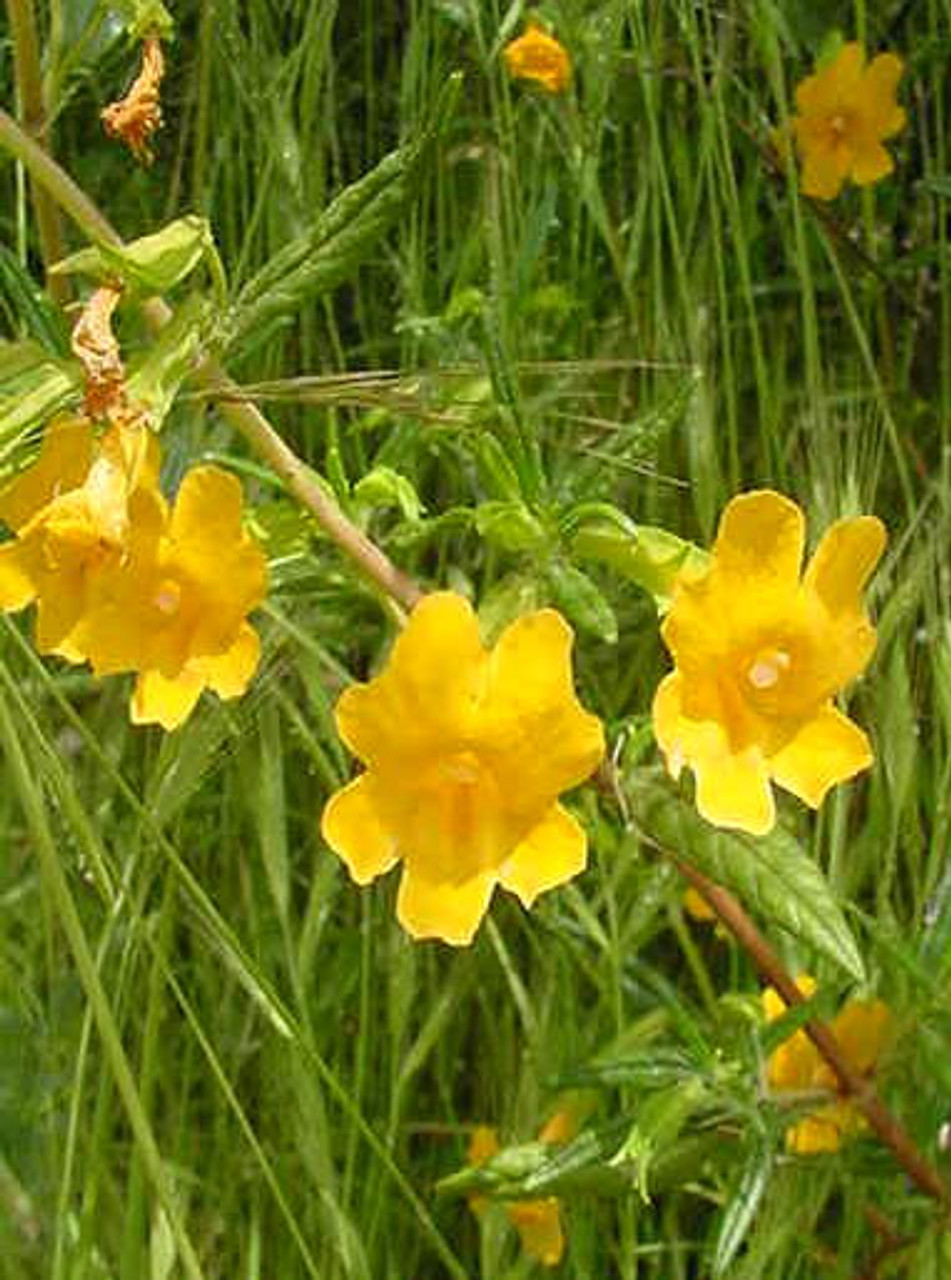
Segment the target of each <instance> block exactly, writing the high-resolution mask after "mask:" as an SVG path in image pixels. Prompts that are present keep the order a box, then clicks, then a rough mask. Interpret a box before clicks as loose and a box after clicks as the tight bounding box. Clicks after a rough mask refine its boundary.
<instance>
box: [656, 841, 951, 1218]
mask: <svg viewBox="0 0 951 1280" xmlns="http://www.w3.org/2000/svg"><path fill="white" fill-rule="evenodd" d="M674 861H675V862H676V864H677V867H678V868H679V870H680V871H681V872H682V874H683V875H684V877H685V878H686V879H687V880H689V881H690V883H691V884H692V885H693V887H694V888H695V889H696V890H697V892H698V893H699V894H700V895H701V896H702V897H703V898H704V899H705V900H706V901H707V902H708V903H709V904H710V907H711V908H712V909H713V910H714V911H715V912H716V914H717V917H718V919H719V920H720V922H721V923H722V924H723V925H724V926H725V928H727V929H729V931H730V932H731V933H732V934H733V936H734V938H736V940H737V942H738V943H739V944H740V946H741V947H742V948H743V949H744V951H746V952H747V954H748V955H749V956H750V958H751V959H752V961H753V963H754V964H755V965H756V967H757V969H758V970H759V972H760V975H761V977H762V978H763V979H764V980H765V981H766V982H768V983H769V985H770V986H771V987H773V988H774V989H775V990H776V991H777V992H778V993H779V995H780V996H782V998H783V1000H784V1001H785V1003H786V1004H787V1005H789V1006H790V1008H791V1007H792V1006H794V1005H797V1004H803V1003H804V1002H805V1000H806V999H807V997H806V995H805V994H804V993H803V992H802V991H801V990H800V989H799V987H797V986H796V983H795V981H794V979H793V978H792V976H791V974H790V973H789V971H788V970H787V969H786V967H785V965H784V964H783V962H782V961H781V960H780V958H779V956H778V955H777V954H776V952H775V951H774V950H773V948H772V947H771V946H770V944H769V943H768V942H767V940H766V939H765V938H764V937H763V935H762V934H761V933H760V931H759V929H757V927H756V925H755V924H754V923H753V921H752V920H751V919H750V917H749V916H748V915H747V914H746V912H745V911H744V910H743V908H742V906H741V905H740V904H739V902H737V900H736V898H734V897H733V895H732V894H731V893H729V892H728V891H727V890H726V889H724V888H722V887H721V886H720V885H718V884H716V883H715V882H714V881H713V880H710V879H709V878H708V877H707V876H705V875H704V874H703V873H702V872H700V871H698V870H697V868H696V867H694V866H692V865H691V864H690V863H689V862H686V861H685V860H684V859H682V858H680V857H679V856H674ZM803 1030H804V1031H805V1033H806V1035H807V1036H808V1037H809V1039H810V1040H811V1041H812V1043H813V1044H814V1045H815V1046H816V1048H817V1049H818V1051H819V1053H820V1054H821V1055H822V1057H823V1058H824V1059H825V1061H826V1062H827V1063H828V1064H829V1066H830V1067H831V1068H832V1071H833V1074H834V1075H835V1078H836V1080H837V1081H838V1085H839V1089H840V1091H841V1093H842V1094H843V1095H844V1096H845V1097H848V1098H850V1099H851V1100H852V1101H853V1102H854V1103H855V1105H856V1106H857V1107H858V1109H859V1110H860V1111H861V1112H862V1115H863V1116H864V1117H865V1119H866V1120H867V1121H868V1123H869V1126H870V1127H871V1128H872V1129H873V1130H874V1131H875V1133H876V1134H877V1135H878V1137H879V1138H880V1139H881V1141H882V1142H883V1143H885V1145H886V1146H888V1147H890V1148H891V1149H892V1151H893V1152H894V1154H895V1158H896V1160H897V1161H898V1163H899V1164H900V1165H901V1166H902V1168H903V1169H904V1170H905V1172H906V1173H907V1174H908V1176H909V1178H910V1179H911V1180H912V1182H913V1183H914V1184H915V1186H916V1187H917V1188H918V1189H919V1190H920V1191H923V1192H924V1193H925V1194H926V1195H929V1196H932V1197H933V1198H934V1199H935V1200H938V1201H940V1202H941V1203H942V1204H943V1205H947V1204H948V1201H949V1197H948V1188H947V1187H946V1186H945V1184H944V1181H943V1180H942V1178H941V1176H940V1174H939V1173H938V1171H937V1170H936V1169H935V1168H933V1167H932V1165H931V1164H929V1162H928V1161H927V1160H926V1159H925V1157H924V1156H923V1155H922V1153H921V1152H920V1151H919V1150H918V1148H917V1146H916V1145H915V1143H914V1141H913V1140H912V1138H911V1136H910V1135H909V1134H908V1133H907V1131H906V1130H905V1128H904V1127H903V1126H902V1124H901V1123H900V1122H899V1121H898V1119H897V1118H896V1117H895V1116H894V1115H892V1113H891V1112H890V1111H889V1110H888V1108H887V1107H886V1106H885V1104H884V1103H883V1102H882V1100H881V1098H879V1096H878V1094H877V1093H876V1092H875V1088H874V1085H873V1084H872V1082H871V1081H870V1080H868V1079H867V1078H866V1077H865V1076H864V1075H862V1074H861V1072H859V1071H856V1070H855V1068H854V1067H853V1066H852V1064H851V1063H850V1062H849V1060H848V1058H847V1057H846V1055H845V1054H844V1053H843V1051H842V1046H841V1045H840V1044H839V1042H838V1040H837V1039H836V1037H835V1035H834V1034H833V1033H832V1031H831V1030H830V1029H829V1027H828V1026H826V1024H825V1023H824V1022H819V1021H818V1020H817V1019H816V1018H809V1019H808V1020H807V1021H806V1022H805V1023H804V1024H803Z"/></svg>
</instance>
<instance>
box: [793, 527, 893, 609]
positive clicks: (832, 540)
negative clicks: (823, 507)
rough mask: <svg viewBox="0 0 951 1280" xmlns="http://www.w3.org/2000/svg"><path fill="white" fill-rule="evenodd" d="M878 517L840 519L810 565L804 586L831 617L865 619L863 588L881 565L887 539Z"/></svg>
mask: <svg viewBox="0 0 951 1280" xmlns="http://www.w3.org/2000/svg"><path fill="white" fill-rule="evenodd" d="M887 537H888V535H887V533H886V532H885V526H884V525H883V524H882V522H881V520H878V519H877V518H876V517H875V516H857V517H855V518H854V519H850V520H837V521H836V522H835V524H833V525H831V526H830V528H829V529H828V530H827V531H826V533H825V534H824V536H823V538H822V540H821V542H820V543H819V545H818V547H817V548H816V552H815V555H814V556H813V557H812V560H811V561H810V562H809V567H808V569H807V570H806V573H805V577H804V579H803V585H804V586H805V588H806V589H807V590H809V591H814V592H815V593H816V595H817V596H818V597H819V599H820V600H821V601H822V603H823V605H824V606H825V608H826V609H827V610H828V612H829V614H830V615H831V616H832V617H833V618H835V617H838V616H839V615H841V614H849V615H861V616H864V613H865V610H864V607H863V604H862V588H863V587H864V586H865V584H866V582H867V581H868V579H869V577H870V576H871V574H872V570H873V569H874V568H875V566H876V564H878V561H879V558H880V556H881V554H882V552H883V551H884V549H885V542H886V540H887Z"/></svg>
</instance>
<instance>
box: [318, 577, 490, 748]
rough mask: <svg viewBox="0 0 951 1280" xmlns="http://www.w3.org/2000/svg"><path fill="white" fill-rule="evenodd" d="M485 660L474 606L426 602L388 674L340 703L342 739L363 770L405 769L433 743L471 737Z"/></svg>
mask: <svg viewBox="0 0 951 1280" xmlns="http://www.w3.org/2000/svg"><path fill="white" fill-rule="evenodd" d="M486 661H487V654H486V652H485V649H484V648H483V647H482V643H481V641H480V639H479V626H478V623H477V622H476V617H475V614H474V613H473V612H472V607H471V605H470V604H469V602H468V601H467V600H465V599H464V598H463V597H462V596H460V595H456V594H455V593H454V592H450V591H438V592H434V593H433V594H432V595H428V596H425V597H424V598H423V599H422V600H421V601H420V602H419V604H418V605H417V606H416V608H415V609H414V610H413V612H412V614H411V615H410V619H409V622H408V623H407V625H406V628H405V630H404V631H403V633H402V634H401V635H400V636H399V637H398V638H397V640H396V643H395V644H394V646H393V650H392V652H391V654H390V659H389V662H388V664H387V667H386V669H385V670H384V671H383V673H382V674H381V675H379V676H377V677H376V679H374V680H371V681H370V682H369V683H368V684H359V685H352V686H351V687H350V688H349V689H346V690H345V691H344V693H343V694H342V696H341V697H340V699H339V701H338V703H337V706H336V710H335V713H334V714H335V716H336V720H337V728H338V730H339V732H340V736H341V737H342V738H343V740H344V742H345V743H346V744H347V746H348V747H349V748H350V750H351V751H352V752H353V753H354V754H355V755H356V756H358V757H359V758H360V759H361V760H362V761H363V762H364V763H365V764H375V763H379V762H383V761H387V760H389V761H391V762H394V763H395V762H396V761H397V760H402V761H403V762H404V767H405V765H406V762H407V760H408V759H414V758H415V757H417V756H418V755H419V754H420V753H426V752H427V751H429V750H430V749H431V748H432V746H433V745H434V744H435V743H443V742H445V741H446V740H447V739H448V740H450V741H451V740H453V739H466V738H467V737H468V736H469V735H470V733H471V728H472V720H473V716H474V712H475V707H476V703H477V699H478V697H479V695H480V693H481V690H482V685H483V683H484V679H485V670H486Z"/></svg>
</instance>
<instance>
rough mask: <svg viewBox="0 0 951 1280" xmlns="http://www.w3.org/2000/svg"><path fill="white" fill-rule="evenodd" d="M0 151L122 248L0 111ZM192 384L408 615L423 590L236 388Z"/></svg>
mask: <svg viewBox="0 0 951 1280" xmlns="http://www.w3.org/2000/svg"><path fill="white" fill-rule="evenodd" d="M0 147H3V148H4V149H5V150H7V151H9V152H10V153H11V154H12V155H14V156H15V157H16V158H17V159H18V160H20V161H21V162H22V163H23V165H24V167H25V168H26V169H27V171H28V172H29V174H30V176H31V177H32V178H33V179H34V181H35V182H36V183H37V184H38V185H39V186H40V187H41V188H42V189H43V190H44V191H45V192H47V193H48V194H49V196H50V197H51V199H52V200H53V201H55V203H56V205H58V206H59V208H61V209H62V210H63V211H64V212H65V213H66V214H68V215H69V217H71V218H72V219H73V221H74V222H76V223H77V224H78V225H79V226H80V227H81V228H82V230H83V231H84V232H85V233H86V235H87V236H88V237H89V238H90V239H91V240H93V241H98V242H100V243H106V244H110V245H115V246H116V247H119V246H121V245H122V238H121V236H120V235H119V233H118V232H117V231H116V229H115V228H114V227H113V226H112V224H111V223H110V222H109V221H108V219H107V218H105V217H104V215H103V214H102V213H101V212H100V210H99V209H98V208H97V207H96V205H95V204H93V202H92V201H91V200H90V199H89V197H88V196H87V195H86V193H85V192H84V191H83V190H82V189H81V188H80V187H78V186H77V185H76V183H75V182H74V181H73V179H72V178H71V177H70V176H69V174H68V173H66V171H65V170H64V169H63V168H62V167H61V166H60V165H58V164H57V163H56V161H55V160H54V159H53V158H52V157H51V156H50V155H49V154H48V152H46V151H45V150H44V148H43V147H41V146H40V145H39V143H37V142H36V141H35V140H34V139H33V138H31V137H30V136H29V135H28V134H27V133H26V132H25V131H24V130H23V129H22V128H21V127H20V126H19V125H18V124H17V123H16V121H15V120H13V119H12V117H11V116H9V115H8V114H7V113H6V112H5V111H0ZM143 310H144V312H145V316H146V319H147V320H148V322H149V324H150V325H151V326H152V327H153V328H154V329H161V328H164V326H165V325H167V324H168V322H169V321H170V320H171V318H172V310H171V308H170V307H169V306H168V304H167V303H166V302H164V301H163V300H162V299H161V298H150V299H149V300H148V301H147V302H146V303H145V304H144V307H143ZM195 377H196V378H197V379H198V381H199V382H200V383H201V384H202V386H204V387H207V388H208V389H209V390H211V391H215V390H217V391H219V392H220V393H221V401H220V408H221V412H222V413H223V414H224V416H225V417H226V418H227V419H228V421H229V422H230V423H231V424H232V426H233V427H234V428H235V429H236V430H237V431H239V432H240V433H241V434H242V435H243V436H244V438H245V439H246V440H247V441H248V443H249V444H250V446H251V448H252V449H253V450H254V451H255V453H257V454H258V456H259V457H261V458H263V459H264V461H265V462H267V463H268V464H269V466H270V467H271V468H272V470H273V471H274V472H275V473H276V474H277V475H278V476H279V477H280V479H281V480H282V481H283V482H284V484H285V486H286V487H287V489H288V492H289V493H291V494H292V496H293V497H294V498H295V499H296V500H297V501H298V502H299V503H300V504H301V506H303V507H305V508H306V509H307V510H308V511H309V512H310V513H311V515H313V516H314V518H315V519H316V520H317V523H318V524H319V525H320V526H321V528H322V529H323V530H324V532H325V533H326V534H327V536H328V537H329V538H330V539H331V541H332V542H334V543H336V545H337V546H338V547H339V548H340V550H341V551H342V552H343V553H344V554H345V555H346V556H347V557H348V558H349V559H350V560H351V561H352V563H353V564H354V565H355V566H356V567H357V568H358V569H359V570H360V571H361V572H362V573H363V574H364V575H365V576H366V577H367V578H369V579H370V581H371V582H373V583H374V584H375V585H376V586H377V587H379V589H380V590H381V591H382V592H384V594H385V595H387V596H389V598H390V599H391V600H393V601H394V602H395V603H396V604H397V605H399V606H400V607H401V608H404V609H411V608H412V607H413V605H415V604H416V602H417V601H418V600H419V599H420V598H421V596H422V594H423V592H422V590H421V588H420V587H419V586H418V585H417V583H416V582H414V581H413V579H412V578H410V577H408V576H407V575H406V574H405V573H402V572H401V571H400V570H399V569H397V568H396V566H395V565H394V564H393V563H392V562H391V561H390V559H389V558H388V557H387V556H386V555H385V554H384V552H383V551H381V550H380V548H379V547H378V546H377V545H376V543H374V542H373V541H371V539H369V538H368V537H367V536H366V534H364V533H363V532H362V530H360V529H358V528H357V527H356V525H355V524H353V523H352V522H351V521H350V520H348V519H347V517H346V516H345V515H344V513H343V512H342V511H341V510H340V508H339V507H338V506H337V504H336V503H335V502H334V501H333V499H332V498H330V497H329V496H328V495H327V493H326V492H325V491H324V489H323V488H322V487H321V486H320V485H319V484H318V483H316V481H315V480H314V479H313V478H312V473H311V471H310V469H309V468H308V467H307V466H306V464H305V463H304V462H302V461H301V459H300V458H298V457H297V455H296V454H295V453H294V452H293V450H292V449H290V448H289V447H288V445H287V444H285V442H284V440H283V439H282V438H281V436H280V435H279V434H278V432H277V431H275V429H274V428H273V427H272V426H271V424H270V423H269V422H268V420H267V419H266V418H265V416H264V415H263V414H262V413H261V411H260V409H258V408H257V406H256V405H253V404H248V403H247V402H245V401H242V400H241V399H240V398H239V396H238V392H239V388H238V387H237V386H236V385H235V383H233V382H232V381H231V379H230V378H229V377H228V375H227V374H226V373H225V371H224V370H223V369H222V368H221V366H220V365H219V364H218V363H217V362H216V361H215V360H212V359H210V358H206V359H205V360H203V361H202V362H201V364H200V365H199V366H198V368H197V369H196V370H195Z"/></svg>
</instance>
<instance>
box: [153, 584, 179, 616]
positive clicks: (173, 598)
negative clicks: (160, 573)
mask: <svg viewBox="0 0 951 1280" xmlns="http://www.w3.org/2000/svg"><path fill="white" fill-rule="evenodd" d="M181 602H182V588H181V586H180V585H179V584H178V583H177V582H176V581H175V579H174V578H163V579H162V581H161V582H160V583H159V585H158V589H157V591H156V592H155V595H154V596H153V597H152V603H153V604H154V605H155V607H156V609H158V611H159V613H164V614H165V615H166V617H171V616H172V614H173V613H177V612H178V606H179V605H180V604H181Z"/></svg>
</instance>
